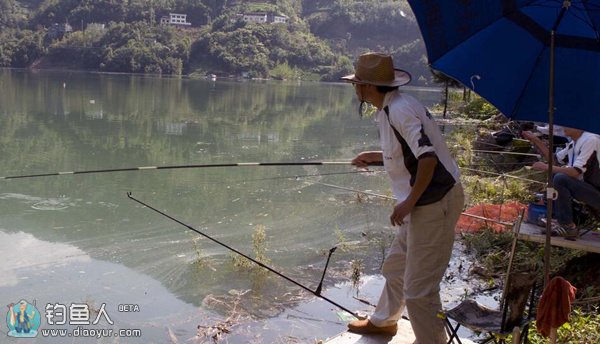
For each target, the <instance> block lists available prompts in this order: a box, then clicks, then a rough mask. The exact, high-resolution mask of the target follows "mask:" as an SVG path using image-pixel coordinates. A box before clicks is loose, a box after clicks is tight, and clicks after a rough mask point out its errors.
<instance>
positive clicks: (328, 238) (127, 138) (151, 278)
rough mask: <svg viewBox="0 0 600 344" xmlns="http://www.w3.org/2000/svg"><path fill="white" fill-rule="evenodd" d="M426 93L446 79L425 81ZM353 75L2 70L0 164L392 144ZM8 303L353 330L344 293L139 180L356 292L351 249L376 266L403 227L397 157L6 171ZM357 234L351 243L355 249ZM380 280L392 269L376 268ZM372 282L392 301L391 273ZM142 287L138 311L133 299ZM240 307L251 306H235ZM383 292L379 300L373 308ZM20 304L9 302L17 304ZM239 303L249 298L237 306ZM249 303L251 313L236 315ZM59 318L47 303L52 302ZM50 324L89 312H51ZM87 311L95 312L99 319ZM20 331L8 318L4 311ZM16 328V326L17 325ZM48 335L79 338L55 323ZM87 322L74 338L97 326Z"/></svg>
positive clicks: (84, 163)
mask: <svg viewBox="0 0 600 344" xmlns="http://www.w3.org/2000/svg"><path fill="white" fill-rule="evenodd" d="M408 92H409V93H413V94H415V95H416V96H417V97H418V98H420V99H421V100H422V101H423V102H425V103H426V104H433V103H434V102H437V101H438V99H439V93H437V92H431V91H415V90H412V91H411V90H409V91H408ZM353 97H354V94H353V90H352V88H351V87H350V86H348V85H344V84H320V83H280V82H278V83H275V82H233V81H203V80H199V81H196V80H182V79H164V78H151V77H140V76H123V75H94V74H83V73H68V72H67V73H63V72H61V73H58V72H39V73H30V72H24V71H15V70H0V176H13V175H22V174H37V173H45V172H58V171H73V170H96V169H106V168H124V167H135V166H148V165H179V164H181V165H185V164H212V163H234V162H254V161H264V162H279V161H281V162H284V161H310V160H319V161H332V160H349V159H351V158H352V157H354V155H355V154H356V153H357V152H359V151H361V150H363V149H372V148H376V147H377V132H376V128H375V126H374V124H373V123H372V121H370V120H365V119H360V118H359V117H358V115H357V113H356V106H357V104H356V102H355V101H354V98H353ZM0 183H1V184H0V185H1V187H0V250H1V252H3V258H4V262H3V264H1V265H0V298H1V301H2V302H3V303H4V305H8V304H9V303H16V302H18V301H19V300H21V299H26V300H28V301H29V302H33V301H34V300H35V302H36V304H37V306H38V309H39V310H40V312H41V313H44V308H45V306H46V305H47V304H55V303H61V304H65V305H67V307H68V306H69V305H71V304H81V303H85V304H88V305H89V307H90V309H92V319H93V318H94V316H95V313H94V310H97V309H99V308H100V307H101V304H103V303H105V304H106V311H107V313H108V314H109V316H110V318H111V320H112V321H114V325H110V324H108V323H106V322H104V321H101V322H100V323H99V324H97V325H90V326H87V327H88V328H94V329H100V328H105V329H111V328H112V329H141V330H142V334H143V338H141V339H140V338H138V339H131V338H120V339H119V338H103V339H88V340H87V341H89V342H107V343H114V342H123V343H129V342H144V343H154V342H156V343H164V342H169V341H172V340H173V339H172V338H177V340H178V341H180V342H186V340H188V339H190V338H194V336H195V335H196V333H197V327H198V326H199V325H200V326H201V327H200V329H201V331H204V332H207V331H211V327H214V326H215V325H217V324H219V323H223V322H225V321H226V320H227V319H228V318H229V319H230V320H232V319H233V320H235V321H233V322H232V323H230V324H228V326H229V328H230V330H231V331H232V332H231V333H230V334H228V335H227V336H226V337H225V338H226V339H227V340H229V342H240V343H241V342H257V343H260V342H314V340H315V339H324V338H327V337H329V336H332V335H334V334H336V333H338V332H341V331H343V330H345V322H344V320H343V319H341V318H340V316H339V314H338V312H339V309H336V308H335V307H333V306H332V305H330V304H328V303H326V302H324V301H322V300H319V299H317V298H315V297H314V296H312V295H311V294H309V293H306V292H302V290H301V289H300V288H298V287H295V286H294V285H292V284H290V283H289V282H286V281H285V280H283V279H281V278H279V277H277V276H275V275H273V274H269V273H267V274H261V273H259V272H257V271H256V270H249V269H244V268H239V267H236V266H234V264H233V263H232V257H233V255H232V253H231V252H229V251H228V250H226V249H224V248H223V247H221V246H218V245H216V244H214V243H213V242H210V241H208V240H206V239H202V238H201V237H200V236H199V235H198V234H196V233H193V232H191V231H189V230H186V228H185V227H183V226H181V225H179V224H177V223H175V222H173V221H171V220H169V219H167V218H165V217H162V216H160V215H158V214H156V213H154V212H152V211H151V210H149V209H147V208H143V207H141V206H139V205H138V204H137V203H135V202H133V201H131V200H129V199H128V198H127V196H126V193H127V192H132V193H133V195H134V196H135V197H136V198H138V199H140V200H142V201H144V202H146V203H149V204H150V205H152V206H155V207H157V208H158V209H161V210H162V211H164V212H166V213H168V214H169V215H171V216H173V217H175V218H177V219H179V220H181V221H183V222H185V223H187V224H189V225H191V226H193V227H195V228H198V229H200V230H201V231H203V232H205V233H206V234H208V235H211V236H214V237H215V238H216V239H218V240H220V241H223V242H225V243H227V244H229V245H231V246H233V247H235V248H236V249H238V250H240V251H242V252H245V253H247V254H249V255H252V256H253V255H254V254H255V248H254V247H253V234H255V233H256V232H257V231H258V230H261V229H262V230H264V233H265V234H266V243H265V244H264V245H263V246H262V247H263V248H264V249H265V255H266V257H267V258H268V259H269V260H270V264H271V265H272V266H274V267H275V268H276V269H278V270H280V271H281V272H282V273H284V274H286V275H287V276H289V277H291V278H293V279H295V280H298V281H299V282H300V283H302V284H304V285H307V286H309V287H310V288H316V286H317V285H318V283H319V280H320V278H321V274H322V270H323V267H324V265H325V259H326V255H327V252H328V251H329V249H330V248H332V247H334V246H335V245H338V244H340V243H341V242H342V243H346V244H345V245H341V247H342V249H339V250H338V251H336V253H335V254H334V255H333V258H332V262H331V264H330V268H329V270H328V272H327V276H326V278H325V284H324V292H323V293H324V295H326V296H327V297H330V298H332V299H335V300H336V301H338V302H339V303H341V304H343V305H345V306H346V307H348V308H351V309H366V310H368V309H369V308H368V307H367V306H365V305H364V304H363V303H360V302H358V301H356V300H355V299H354V298H353V296H356V294H357V290H356V289H355V288H352V287H351V272H352V268H351V262H352V261H354V262H361V264H362V266H363V271H364V272H363V273H364V274H376V272H377V271H378V267H379V264H380V263H381V259H382V257H383V254H384V252H385V248H386V247H387V240H388V238H389V236H390V235H391V228H390V227H389V226H388V224H387V221H386V219H387V217H388V215H387V213H388V211H389V207H390V205H391V203H389V202H390V201H386V200H384V199H381V198H377V197H372V196H368V195H362V196H359V194H357V193H356V192H353V191H350V190H348V188H350V189H359V190H368V191H370V192H372V193H377V194H384V195H388V194H389V191H388V184H387V181H386V177H385V175H383V174H382V173H379V172H374V173H369V174H366V173H356V171H355V170H354V169H353V168H351V167H350V166H323V167H318V166H317V167H315V166H305V167H302V166H300V167H235V168H211V169H177V170H161V171H139V172H119V173H103V174H84V175H65V176H52V177H43V178H30V179H13V180H0ZM344 249H345V250H344ZM369 281H371V282H372V283H377V278H370V279H365V280H364V281H363V283H367V284H368V283H371V282H369ZM366 289H367V290H365V289H364V288H363V290H360V292H359V297H361V298H364V299H369V300H370V301H371V302H375V301H376V297H377V294H378V290H375V291H373V292H372V293H370V292H369V291H368V288H366ZM119 304H133V305H136V306H138V307H139V311H138V312H119V306H118V305H119ZM232 307H235V312H233V311H232ZM365 307H367V308H365ZM3 314H4V313H3ZM232 316H234V317H233V318H232ZM238 316H239V317H238ZM42 318H44V317H42ZM42 327H45V328H67V329H73V328H74V326H69V325H68V324H66V325H64V326H58V325H55V326H54V327H53V326H50V325H48V324H46V323H45V319H43V320H42ZM84 327H86V326H84ZM2 331H3V332H5V331H6V327H5V326H3V327H2ZM2 336H4V335H3V334H2ZM36 341H37V342H65V339H64V338H63V339H60V338H55V339H50V338H41V336H38V338H37V339H36ZM81 341H82V340H81V339H80V338H78V339H77V341H76V342H81Z"/></svg>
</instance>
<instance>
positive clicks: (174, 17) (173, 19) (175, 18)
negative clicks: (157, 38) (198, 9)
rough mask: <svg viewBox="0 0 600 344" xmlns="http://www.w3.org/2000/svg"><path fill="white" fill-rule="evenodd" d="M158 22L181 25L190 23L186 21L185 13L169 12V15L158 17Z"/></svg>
mask: <svg viewBox="0 0 600 344" xmlns="http://www.w3.org/2000/svg"><path fill="white" fill-rule="evenodd" d="M160 23H161V24H163V25H181V26H190V25H192V23H188V21H187V14H180V13H169V16H168V17H167V16H163V17H162V18H160Z"/></svg>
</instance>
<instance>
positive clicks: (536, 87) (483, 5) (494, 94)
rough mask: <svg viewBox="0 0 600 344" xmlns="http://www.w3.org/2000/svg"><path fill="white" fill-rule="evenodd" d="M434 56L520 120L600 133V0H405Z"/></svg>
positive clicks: (436, 66)
mask: <svg viewBox="0 0 600 344" xmlns="http://www.w3.org/2000/svg"><path fill="white" fill-rule="evenodd" d="M408 2H409V3H410V5H411V7H412V9H413V12H414V14H415V16H416V18H417V21H418V23H419V27H420V29H421V34H422V35H423V39H424V41H425V45H426V47H427V55H428V59H429V63H430V65H431V67H432V68H433V69H436V70H439V71H441V72H443V73H444V74H447V75H449V76H450V77H452V78H454V79H456V80H459V81H460V82H461V83H463V84H464V85H465V86H467V87H469V88H471V89H472V90H473V91H474V92H476V93H477V94H479V95H480V96H482V97H483V98H485V99H486V100H488V101H489V102H490V103H492V104H493V105H494V106H496V108H498V109H499V110H500V111H501V112H502V113H503V114H505V115H506V116H508V117H509V118H512V119H515V120H530V121H539V122H550V121H549V118H548V116H549V109H550V104H549V101H550V94H549V87H550V83H551V77H552V73H550V71H551V68H550V63H551V51H552V49H551V36H552V35H551V33H552V31H553V29H555V32H556V34H555V38H556V40H555V42H556V45H555V49H554V52H555V68H553V69H554V73H553V77H554V85H555V90H554V95H553V96H554V122H555V123H556V124H560V125H565V126H568V127H573V128H581V129H584V130H586V131H591V132H596V133H600V120H599V116H600V100H599V99H600V33H599V30H600V0H579V1H577V0H573V1H562V0H561V1H559V0H512V1H510V0H471V1H467V0H444V1H434V0H408Z"/></svg>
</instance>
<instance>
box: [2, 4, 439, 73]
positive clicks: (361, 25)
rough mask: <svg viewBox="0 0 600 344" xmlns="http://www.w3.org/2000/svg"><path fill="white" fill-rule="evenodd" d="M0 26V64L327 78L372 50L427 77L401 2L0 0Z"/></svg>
mask: <svg viewBox="0 0 600 344" xmlns="http://www.w3.org/2000/svg"><path fill="white" fill-rule="evenodd" d="M171 13H178V14H184V15H185V16H186V18H185V22H186V25H170V24H165V23H163V24H161V20H163V21H164V20H165V19H164V18H168V17H169V15H170V14H171ZM257 13H260V14H261V15H263V16H264V20H265V21H266V22H253V21H252V19H248V17H247V16H246V17H245V16H244V15H249V14H257ZM277 21H279V22H277ZM281 21H284V22H281ZM0 29H1V31H0V67H22V68H66V69H84V70H94V71H105V72H126V73H156V74H168V75H198V76H203V75H207V74H217V75H222V76H235V77H239V76H246V77H259V78H269V77H270V78H287V79H290V78H302V79H318V80H337V79H338V78H339V76H341V75H344V74H346V73H349V72H350V71H351V70H352V61H353V60H354V59H355V57H356V56H357V55H358V54H359V53H361V52H364V51H367V50H377V51H385V52H388V53H391V54H392V55H394V57H395V59H396V60H397V61H400V62H399V63H400V64H401V66H402V67H403V68H405V69H408V70H409V71H411V73H412V74H413V76H415V79H420V82H421V83H425V82H427V81H428V80H429V78H430V76H429V71H428V69H427V67H426V65H425V63H424V61H425V59H424V49H423V45H422V42H421V40H420V35H419V31H418V27H417V25H416V22H415V20H414V17H413V16H412V13H411V11H410V7H409V6H408V4H407V3H406V1H380V2H373V1H353V0H334V1H318V0H312V1H309V0H304V1H301V0H271V1H240V0H238V1H227V0H150V1H148V0H121V1H118V0H94V1H92V0H83V1H76V0H23V1H19V0H0Z"/></svg>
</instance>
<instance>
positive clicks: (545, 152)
mask: <svg viewBox="0 0 600 344" xmlns="http://www.w3.org/2000/svg"><path fill="white" fill-rule="evenodd" d="M521 135H522V136H523V138H524V139H526V140H528V141H529V142H531V143H532V144H533V145H534V146H535V148H536V149H537V150H538V152H540V154H541V155H542V157H543V158H544V159H546V161H548V159H549V158H550V155H549V153H550V150H549V149H548V146H547V145H546V143H545V142H544V141H542V140H540V138H539V137H537V136H535V134H533V133H532V132H531V131H524V132H522V133H521Z"/></svg>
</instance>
